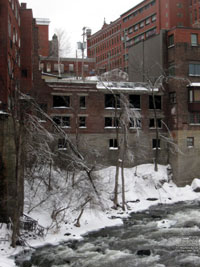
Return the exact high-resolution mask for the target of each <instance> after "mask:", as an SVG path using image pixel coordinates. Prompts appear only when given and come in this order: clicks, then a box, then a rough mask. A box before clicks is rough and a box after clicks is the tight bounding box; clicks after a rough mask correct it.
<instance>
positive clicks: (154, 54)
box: [128, 31, 165, 82]
mask: <svg viewBox="0 0 200 267" xmlns="http://www.w3.org/2000/svg"><path fill="white" fill-rule="evenodd" d="M164 42H165V34H164V31H162V32H161V33H160V34H159V35H156V36H153V37H151V38H149V39H147V40H145V41H141V42H140V43H138V44H136V45H134V46H133V47H131V48H130V49H129V67H128V70H129V80H130V81H133V82H142V81H143V82H145V81H147V80H148V79H150V80H151V81H154V79H155V78H157V77H159V76H160V75H161V74H163V70H164V69H163V68H164V65H165V60H164V51H163V49H164V45H163V44H164Z"/></svg>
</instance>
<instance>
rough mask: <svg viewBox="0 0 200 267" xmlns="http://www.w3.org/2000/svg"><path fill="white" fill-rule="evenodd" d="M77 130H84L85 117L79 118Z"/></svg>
mask: <svg viewBox="0 0 200 267" xmlns="http://www.w3.org/2000/svg"><path fill="white" fill-rule="evenodd" d="M79 128H86V117H79Z"/></svg>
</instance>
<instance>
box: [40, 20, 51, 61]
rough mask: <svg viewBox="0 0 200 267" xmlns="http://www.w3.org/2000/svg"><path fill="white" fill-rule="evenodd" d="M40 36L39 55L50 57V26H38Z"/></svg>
mask: <svg viewBox="0 0 200 267" xmlns="http://www.w3.org/2000/svg"><path fill="white" fill-rule="evenodd" d="M37 27H38V34H39V55H41V56H44V57H47V56H48V55H49V26H48V25H37Z"/></svg>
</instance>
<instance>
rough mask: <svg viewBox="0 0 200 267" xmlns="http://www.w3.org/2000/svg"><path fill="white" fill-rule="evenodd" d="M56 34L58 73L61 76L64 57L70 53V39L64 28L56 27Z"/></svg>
mask: <svg viewBox="0 0 200 267" xmlns="http://www.w3.org/2000/svg"><path fill="white" fill-rule="evenodd" d="M55 34H56V37H57V57H58V75H59V77H61V72H62V70H61V62H62V57H66V56H67V55H68V54H69V53H70V50H71V47H70V39H69V36H68V35H67V33H66V31H65V30H64V29H62V28H57V29H55Z"/></svg>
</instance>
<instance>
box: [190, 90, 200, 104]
mask: <svg viewBox="0 0 200 267" xmlns="http://www.w3.org/2000/svg"><path fill="white" fill-rule="evenodd" d="M189 102H190V103H194V102H200V90H198V89H190V90H189Z"/></svg>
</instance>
